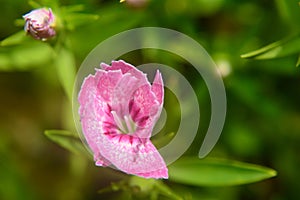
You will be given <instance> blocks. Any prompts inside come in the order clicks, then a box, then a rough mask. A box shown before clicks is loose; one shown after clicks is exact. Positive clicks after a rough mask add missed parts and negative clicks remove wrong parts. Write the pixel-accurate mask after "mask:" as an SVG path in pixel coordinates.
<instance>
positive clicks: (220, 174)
mask: <svg viewBox="0 0 300 200" xmlns="http://www.w3.org/2000/svg"><path fill="white" fill-rule="evenodd" d="M169 175H170V180H172V181H174V182H178V183H184V184H188V185H194V186H231V185H241V184H247V183H253V182H257V181H261V180H264V179H268V178H271V177H274V176H276V171H274V170H273V169H270V168H266V167H262V166H258V165H253V164H249V163H242V162H237V161H231V160H223V159H212V158H210V159H204V160H200V159H199V158H197V157H186V158H182V159H180V160H178V161H176V162H175V163H173V164H172V165H170V166H169Z"/></svg>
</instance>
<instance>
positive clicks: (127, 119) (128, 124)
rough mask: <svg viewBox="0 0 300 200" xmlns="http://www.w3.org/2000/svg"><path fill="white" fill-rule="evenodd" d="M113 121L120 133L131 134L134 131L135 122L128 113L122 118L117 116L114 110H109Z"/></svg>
mask: <svg viewBox="0 0 300 200" xmlns="http://www.w3.org/2000/svg"><path fill="white" fill-rule="evenodd" d="M111 114H112V115H113V117H114V120H115V123H116V124H117V126H118V129H119V131H120V132H121V133H122V134H131V133H134V132H135V131H136V128H137V126H136V123H135V122H134V121H133V120H132V118H131V116H130V115H125V116H124V117H123V118H121V117H119V116H118V114H117V113H116V111H111Z"/></svg>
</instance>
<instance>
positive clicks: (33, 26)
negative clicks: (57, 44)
mask: <svg viewBox="0 0 300 200" xmlns="http://www.w3.org/2000/svg"><path fill="white" fill-rule="evenodd" d="M23 18H24V19H25V26H24V30H25V31H26V32H27V33H28V34H30V35H31V36H32V37H34V38H35V39H38V40H43V41H45V40H47V39H48V38H51V37H53V36H55V34H56V32H55V29H54V27H55V16H54V15H53V12H52V10H51V9H50V8H49V9H46V8H40V9H36V10H33V11H31V12H30V13H27V14H26V15H24V16H23Z"/></svg>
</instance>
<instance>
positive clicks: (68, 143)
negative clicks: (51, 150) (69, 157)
mask: <svg viewBox="0 0 300 200" xmlns="http://www.w3.org/2000/svg"><path fill="white" fill-rule="evenodd" d="M45 135H46V136H47V138H49V139H50V140H52V141H53V142H55V143H56V144H58V145H60V146H61V147H63V148H65V149H67V150H69V151H71V152H72V153H75V154H83V155H88V151H87V149H86V148H85V147H84V145H83V143H82V142H81V140H80V138H79V137H78V136H76V135H75V134H73V133H72V132H70V131H66V130H46V131H45Z"/></svg>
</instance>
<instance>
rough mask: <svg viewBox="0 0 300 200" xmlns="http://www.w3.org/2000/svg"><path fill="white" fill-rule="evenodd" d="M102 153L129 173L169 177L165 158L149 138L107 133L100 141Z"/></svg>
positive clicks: (149, 176) (148, 176) (146, 176)
mask: <svg viewBox="0 0 300 200" xmlns="http://www.w3.org/2000/svg"><path fill="white" fill-rule="evenodd" d="M98 147H99V150H100V152H101V154H102V155H103V156H104V157H106V158H107V159H108V160H109V161H110V162H111V163H112V164H113V165H115V166H116V167H117V168H118V169H120V170H121V171H124V172H126V173H128V174H134V175H138V176H142V177H145V178H168V169H167V167H166V164H165V162H164V160H163V158H162V157H161V156H160V154H159V152H158V151H157V149H156V148H155V147H154V145H153V144H152V143H151V141H150V140H149V139H140V138H136V137H133V136H130V135H119V134H116V135H113V136H112V135H105V136H102V137H101V139H100V140H99V143H98Z"/></svg>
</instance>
